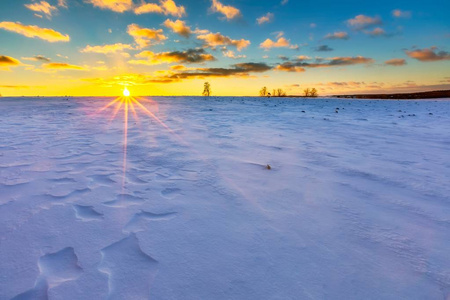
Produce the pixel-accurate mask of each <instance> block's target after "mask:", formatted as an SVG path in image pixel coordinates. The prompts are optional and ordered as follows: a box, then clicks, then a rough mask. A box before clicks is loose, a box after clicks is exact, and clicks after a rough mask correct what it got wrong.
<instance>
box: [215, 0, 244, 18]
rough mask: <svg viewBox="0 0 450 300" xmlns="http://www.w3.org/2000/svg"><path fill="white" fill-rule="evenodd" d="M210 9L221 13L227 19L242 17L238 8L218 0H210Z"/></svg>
mask: <svg viewBox="0 0 450 300" xmlns="http://www.w3.org/2000/svg"><path fill="white" fill-rule="evenodd" d="M211 11H213V12H218V13H221V14H223V15H224V16H225V18H226V19H227V20H232V19H235V18H239V17H242V14H241V11H240V10H239V9H237V8H235V7H233V6H229V5H223V4H222V3H220V2H219V1H218V0H212V6H211Z"/></svg>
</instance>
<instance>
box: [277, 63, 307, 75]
mask: <svg viewBox="0 0 450 300" xmlns="http://www.w3.org/2000/svg"><path fill="white" fill-rule="evenodd" d="M275 70H277V71H284V72H296V73H302V72H305V71H306V70H305V68H303V67H300V66H296V65H295V64H290V63H283V64H281V65H278V66H276V67H275Z"/></svg>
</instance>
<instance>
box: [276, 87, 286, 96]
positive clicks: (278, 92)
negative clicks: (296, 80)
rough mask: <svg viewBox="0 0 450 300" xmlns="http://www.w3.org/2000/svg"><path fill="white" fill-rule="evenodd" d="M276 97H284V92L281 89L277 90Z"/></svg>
mask: <svg viewBox="0 0 450 300" xmlns="http://www.w3.org/2000/svg"><path fill="white" fill-rule="evenodd" d="M277 96H278V97H286V92H285V91H283V89H277Z"/></svg>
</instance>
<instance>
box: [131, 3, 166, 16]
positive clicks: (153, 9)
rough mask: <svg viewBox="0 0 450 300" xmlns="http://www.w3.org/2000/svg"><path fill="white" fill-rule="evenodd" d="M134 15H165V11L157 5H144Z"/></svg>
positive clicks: (135, 10)
mask: <svg viewBox="0 0 450 300" xmlns="http://www.w3.org/2000/svg"><path fill="white" fill-rule="evenodd" d="M134 13H135V14H137V15H141V14H148V13H158V14H163V13H164V10H163V8H162V7H161V6H159V5H158V4H156V3H142V4H141V5H140V6H138V7H136V8H135V9H134Z"/></svg>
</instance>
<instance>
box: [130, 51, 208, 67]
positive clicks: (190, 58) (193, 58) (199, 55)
mask: <svg viewBox="0 0 450 300" xmlns="http://www.w3.org/2000/svg"><path fill="white" fill-rule="evenodd" d="M136 57H138V58H145V59H146V60H132V61H129V63H131V64H148V65H156V64H162V63H169V64H170V63H201V62H205V61H213V60H215V57H214V56H213V55H211V54H208V53H206V52H205V50H204V49H188V50H186V51H172V52H161V53H154V52H152V51H143V52H141V53H139V54H137V55H136Z"/></svg>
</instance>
